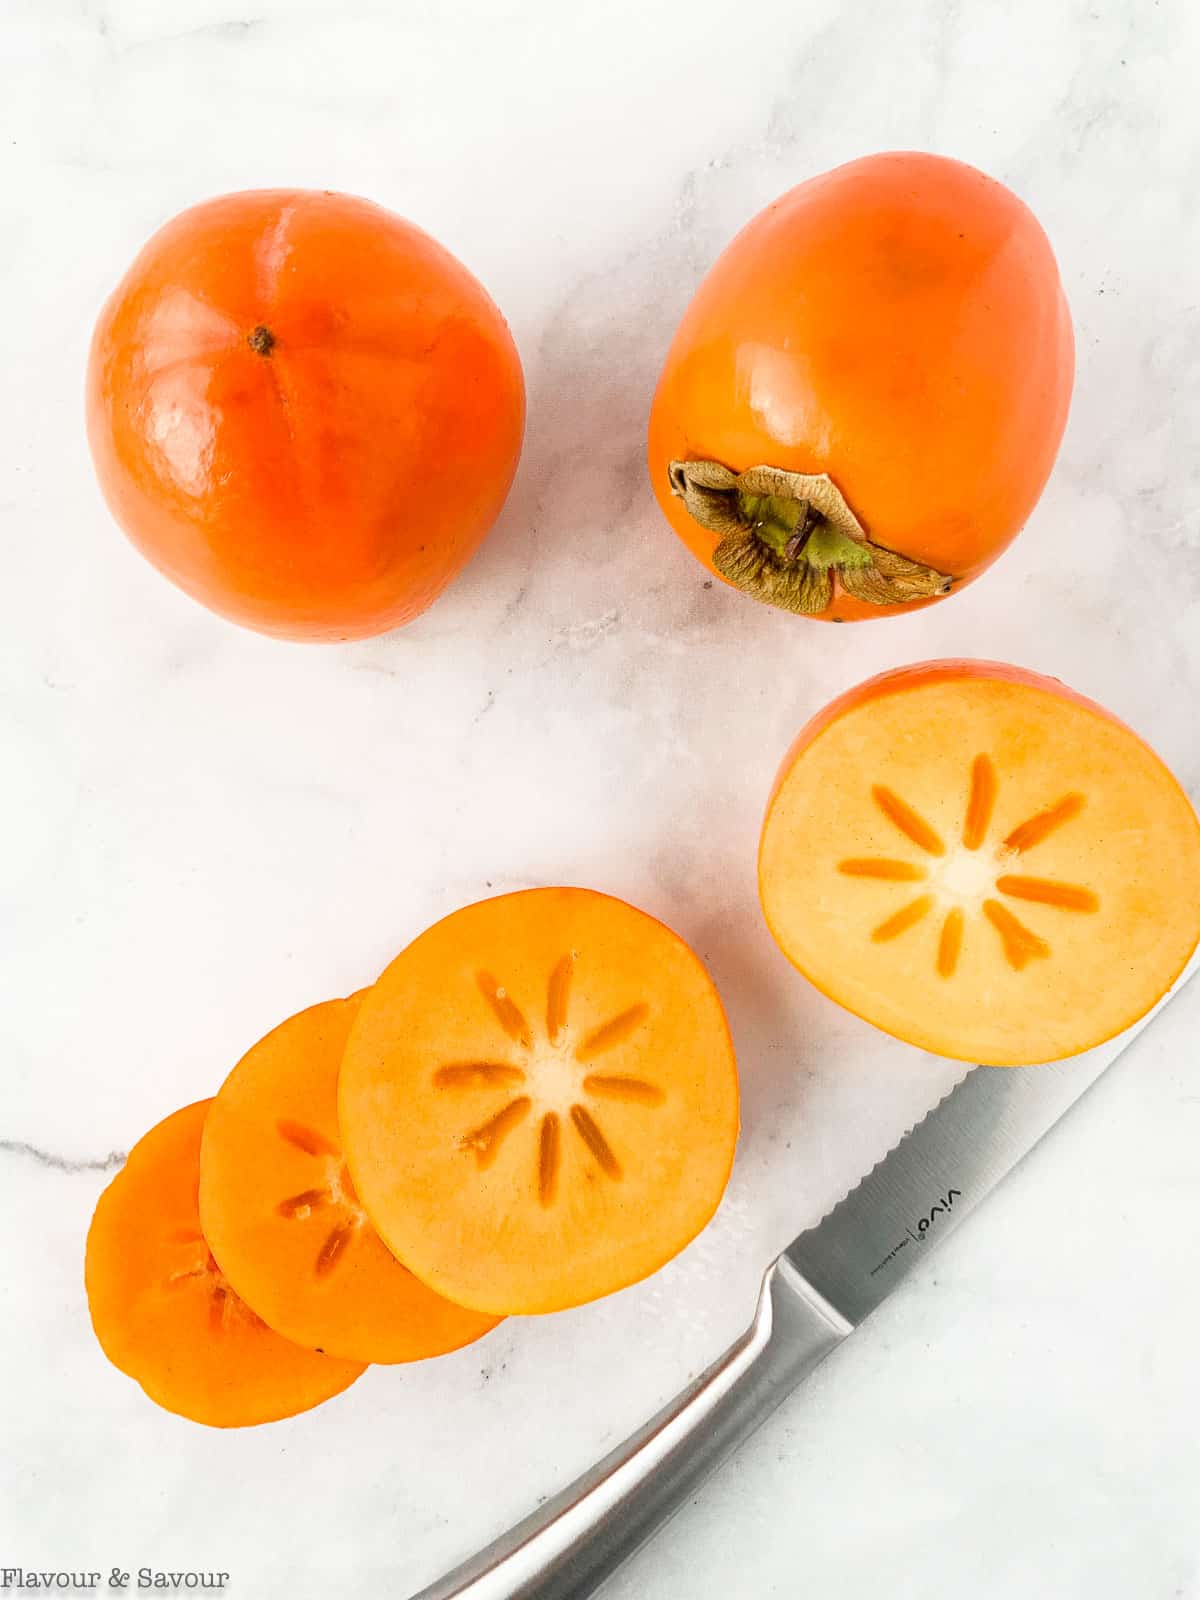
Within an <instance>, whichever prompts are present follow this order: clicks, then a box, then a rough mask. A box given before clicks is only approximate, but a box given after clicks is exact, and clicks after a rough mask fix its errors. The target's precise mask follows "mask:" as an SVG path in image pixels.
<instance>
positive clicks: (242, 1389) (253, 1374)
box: [85, 1100, 363, 1428]
mask: <svg viewBox="0 0 1200 1600" xmlns="http://www.w3.org/2000/svg"><path fill="white" fill-rule="evenodd" d="M211 1104H212V1102H211V1101H209V1100H200V1101H197V1103H196V1104H195V1105H190V1106H185V1107H184V1108H183V1110H182V1111H176V1112H175V1113H174V1114H173V1115H172V1116H169V1117H167V1118H166V1120H165V1121H163V1122H160V1123H159V1124H158V1126H157V1127H155V1128H152V1129H151V1130H150V1132H149V1133H148V1134H146V1136H145V1137H144V1138H143V1139H141V1140H139V1142H138V1143H137V1144H136V1145H135V1146H134V1147H133V1149H132V1150H131V1151H130V1152H129V1158H128V1160H127V1161H126V1163H125V1165H124V1167H123V1168H122V1169H121V1171H120V1172H119V1173H118V1174H117V1176H116V1177H115V1178H114V1179H113V1181H112V1182H111V1183H110V1184H109V1186H108V1188H107V1189H106V1190H105V1191H104V1193H103V1194H102V1195H101V1196H100V1200H99V1203H98V1204H97V1206H96V1212H95V1215H94V1216H93V1218H92V1225H91V1228H90V1230H89V1232H88V1240H87V1260H86V1265H85V1280H86V1284H87V1296H88V1306H89V1308H90V1310H91V1314H92V1326H93V1328H94V1329H95V1330H96V1337H97V1339H99V1341H100V1345H101V1348H102V1349H103V1351H104V1353H105V1355H106V1356H107V1357H108V1359H109V1360H110V1361H111V1362H112V1363H113V1365H114V1366H115V1367H119V1368H120V1370H121V1371H122V1372H124V1373H126V1374H127V1376H129V1377H131V1378H134V1379H135V1380H136V1381H137V1382H138V1383H140V1384H141V1386H142V1388H143V1389H144V1390H145V1391H146V1393H147V1394H148V1395H149V1396H150V1398H151V1400H154V1401H156V1402H157V1403H158V1404H159V1405H160V1406H163V1407H165V1409H166V1410H168V1411H174V1412H176V1413H177V1414H178V1415H180V1416H183V1417H189V1418H190V1419H191V1420H192V1421H193V1422H205V1423H208V1424H210V1425H211V1426H213V1427H218V1428H237V1427H244V1426H246V1425H248V1424H250V1423H255V1422H274V1421H277V1420H278V1419H279V1418H280V1417H290V1416H293V1415H294V1414H295V1413H296V1412H298V1411H307V1410H309V1409H310V1408H311V1407H312V1406H315V1405H319V1404H320V1403H321V1401H322V1400H328V1399H329V1398H330V1397H331V1396H332V1395H335V1394H340V1393H341V1391H342V1390H343V1389H346V1388H348V1387H349V1386H350V1384H352V1383H353V1382H354V1380H355V1378H357V1377H358V1376H359V1375H360V1374H361V1373H362V1371H363V1366H362V1363H361V1362H357V1361H338V1360H335V1359H334V1357H332V1356H328V1355H319V1354H317V1353H316V1352H315V1351H313V1350H304V1349H301V1347H300V1346H299V1345H295V1344H292V1343H290V1342H289V1341H288V1340H287V1339H284V1338H282V1337H281V1336H280V1335H279V1334H277V1333H273V1332H272V1331H271V1329H270V1328H268V1327H267V1326H266V1324H265V1323H264V1322H263V1321H261V1319H260V1318H259V1317H258V1316H256V1315H255V1313H254V1312H253V1311H251V1310H250V1308H249V1306H247V1305H246V1304H245V1302H244V1301H243V1300H241V1298H240V1297H239V1296H238V1295H237V1294H236V1293H235V1291H234V1289H233V1288H232V1286H231V1285H230V1283H229V1281H228V1279H227V1278H226V1277H225V1276H224V1274H223V1273H222V1271H221V1269H220V1268H219V1267H218V1266H217V1264H216V1261H215V1260H214V1259H213V1257H212V1254H211V1253H210V1251H209V1248H208V1245H207V1244H206V1243H205V1241H204V1236H203V1234H202V1232H201V1229H200V1209H199V1204H198V1192H199V1184H200V1135H201V1130H202V1129H203V1127H204V1118H205V1115H206V1114H207V1112H208V1108H209V1106H210V1105H211Z"/></svg>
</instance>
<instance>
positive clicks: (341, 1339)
mask: <svg viewBox="0 0 1200 1600" xmlns="http://www.w3.org/2000/svg"><path fill="white" fill-rule="evenodd" d="M359 1000H360V996H358V995H354V996H351V998H350V999H348V1000H328V1001H326V1002H325V1003H324V1004H323V1005H317V1006H310V1007H309V1008H308V1010H306V1011H301V1012H300V1013H299V1014H298V1015H297V1016H294V1017H290V1018H289V1019H288V1020H287V1021H286V1022H283V1023H280V1025H279V1026H278V1027H277V1028H275V1029H273V1030H272V1031H271V1032H270V1033H268V1034H267V1035H266V1037H265V1038H263V1039H260V1040H259V1042H258V1043H257V1044H256V1045H254V1046H253V1047H252V1048H251V1049H250V1050H249V1051H248V1052H247V1053H246V1055H244V1056H243V1057H242V1059H241V1061H239V1062H238V1064H237V1066H236V1067H234V1069H233V1071H232V1072H231V1073H230V1075H229V1077H228V1078H226V1080H225V1082H224V1084H223V1085H222V1087H221V1090H220V1093H219V1094H218V1095H217V1097H216V1099H215V1100H214V1101H213V1103H212V1106H211V1108H210V1110H209V1113H208V1120H207V1122H206V1123H205V1127H204V1138H203V1141H202V1144H201V1153H200V1219H201V1223H202V1225H203V1228H204V1234H205V1237H206V1239H207V1240H208V1243H209V1246H210V1248H211V1249H212V1252H213V1255H214V1256H215V1257H216V1259H217V1260H218V1261H219V1262H220V1264H221V1271H222V1272H223V1273H224V1274H225V1275H226V1277H227V1278H228V1279H229V1282H230V1283H231V1284H232V1285H233V1287H234V1289H236V1291H237V1292H238V1293H239V1294H240V1295H241V1296H242V1297H243V1299H244V1300H245V1301H246V1302H247V1304H249V1305H251V1306H253V1308H254V1310H255V1311H256V1312H257V1313H258V1314H259V1316H261V1317H262V1318H263V1320H264V1321H265V1322H266V1323H267V1324H268V1325H269V1326H270V1327H272V1328H274V1329H275V1330H276V1331H277V1332H278V1333H282V1334H283V1335H284V1336H285V1337H286V1338H288V1339H291V1340H293V1341H294V1342H295V1343H297V1344H302V1345H307V1346H309V1347H310V1348H314V1349H321V1350H323V1351H325V1353H326V1354H327V1355H333V1356H340V1357H342V1358H343V1359H345V1360H352V1361H372V1362H396V1361H417V1360H420V1359H422V1358H424V1357H426V1356H436V1355H442V1354H444V1353H445V1352H446V1351H449V1350H456V1349H458V1348H459V1346H461V1345H464V1344H470V1343H471V1341H472V1340H474V1339H478V1338H480V1337H481V1336H482V1335H483V1334H485V1333H487V1332H488V1330H489V1329H491V1328H493V1327H495V1325H496V1318H495V1317H489V1316H483V1315H481V1314H480V1313H479V1312H477V1311H466V1310H464V1309H463V1308H462V1307H461V1306H456V1305H452V1304H451V1303H450V1302H449V1301H448V1300H444V1299H442V1297H441V1296H440V1295H437V1294H434V1292H433V1290H432V1289H427V1288H426V1287H425V1285H424V1284H423V1283H421V1282H420V1281H419V1280H418V1279H416V1278H414V1277H413V1275H412V1273H411V1272H409V1271H408V1270H407V1269H406V1268H405V1267H403V1266H401V1264H400V1263H399V1262H398V1261H397V1260H396V1258H395V1257H394V1256H393V1255H392V1254H391V1252H390V1251H389V1250H388V1249H387V1248H386V1247H385V1245H384V1244H383V1242H382V1240H381V1239H380V1238H379V1235H378V1234H377V1233H376V1232H375V1230H374V1228H372V1226H371V1224H370V1222H369V1221H368V1220H367V1216H366V1213H365V1212H364V1210H363V1208H362V1205H361V1204H360V1202H359V1199H358V1196H357V1194H356V1193H355V1190H354V1185H353V1184H352V1182H351V1181H350V1175H349V1173H348V1172H347V1170H346V1164H345V1161H344V1159H343V1156H342V1150H341V1138H340V1135H339V1132H338V1123H337V1076H338V1068H339V1067H340V1065H341V1060H342V1052H343V1050H344V1048H345V1044H346V1039H347V1036H348V1034H349V1032H350V1027H351V1024H352V1023H353V1021H354V1018H355V1015H356V1014H357V1011H358V1007H359Z"/></svg>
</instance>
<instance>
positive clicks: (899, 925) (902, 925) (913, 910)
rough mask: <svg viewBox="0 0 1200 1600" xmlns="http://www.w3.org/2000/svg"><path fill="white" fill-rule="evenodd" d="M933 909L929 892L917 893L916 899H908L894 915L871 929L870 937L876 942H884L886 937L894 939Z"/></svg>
mask: <svg viewBox="0 0 1200 1600" xmlns="http://www.w3.org/2000/svg"><path fill="white" fill-rule="evenodd" d="M932 909H933V896H932V895H931V894H923V895H919V896H918V897H917V899H915V900H910V901H909V902H908V904H907V905H906V906H901V908H900V910H899V911H897V912H896V914H895V916H891V917H889V918H888V919H887V921H886V922H881V923H880V924H879V926H878V927H877V928H872V929H871V938H872V939H873V940H874V941H875V943H876V944H884V943H886V941H887V940H888V939H896V938H898V937H899V936H900V934H902V933H907V931H908V930H909V928H911V927H913V926H915V924H916V923H918V922H920V920H921V918H922V917H924V916H927V915H928V914H929V912H930V911H931V910H932Z"/></svg>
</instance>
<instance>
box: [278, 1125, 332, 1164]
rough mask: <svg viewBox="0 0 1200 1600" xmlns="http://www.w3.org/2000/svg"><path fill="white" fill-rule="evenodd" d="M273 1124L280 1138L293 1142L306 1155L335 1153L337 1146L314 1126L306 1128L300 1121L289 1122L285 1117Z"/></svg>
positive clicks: (330, 1154)
mask: <svg viewBox="0 0 1200 1600" xmlns="http://www.w3.org/2000/svg"><path fill="white" fill-rule="evenodd" d="M275 1126H276V1128H277V1129H278V1131H279V1134H280V1137H281V1138H284V1139H286V1140H287V1142H288V1143H289V1144H294V1145H295V1146H296V1149H297V1150H303V1151H304V1154H305V1155H306V1156H335V1155H337V1146H336V1145H335V1144H333V1143H331V1142H330V1140H328V1139H327V1138H326V1137H325V1135H324V1134H323V1133H318V1132H317V1130H316V1129H315V1128H307V1127H305V1125H304V1124H303V1123H302V1122H290V1121H289V1120H288V1119H287V1118H286V1117H285V1118H284V1119H283V1120H282V1121H280V1122H277V1123H276V1124H275Z"/></svg>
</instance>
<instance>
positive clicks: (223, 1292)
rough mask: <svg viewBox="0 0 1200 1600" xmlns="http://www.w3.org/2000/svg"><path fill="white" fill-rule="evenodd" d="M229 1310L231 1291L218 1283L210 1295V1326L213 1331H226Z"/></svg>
mask: <svg viewBox="0 0 1200 1600" xmlns="http://www.w3.org/2000/svg"><path fill="white" fill-rule="evenodd" d="M228 1312H229V1291H228V1290H227V1289H223V1288H222V1287H221V1286H220V1284H217V1285H216V1286H215V1287H214V1288H213V1289H212V1290H211V1291H210V1292H209V1296H208V1327H209V1331H210V1332H211V1333H224V1332H225V1319H226V1317H227V1315H228Z"/></svg>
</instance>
